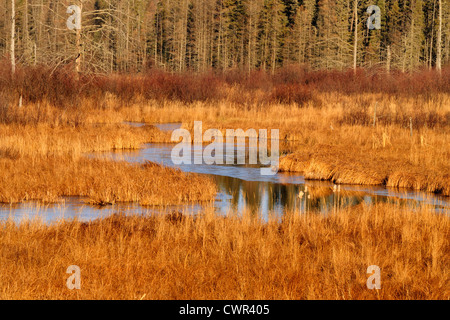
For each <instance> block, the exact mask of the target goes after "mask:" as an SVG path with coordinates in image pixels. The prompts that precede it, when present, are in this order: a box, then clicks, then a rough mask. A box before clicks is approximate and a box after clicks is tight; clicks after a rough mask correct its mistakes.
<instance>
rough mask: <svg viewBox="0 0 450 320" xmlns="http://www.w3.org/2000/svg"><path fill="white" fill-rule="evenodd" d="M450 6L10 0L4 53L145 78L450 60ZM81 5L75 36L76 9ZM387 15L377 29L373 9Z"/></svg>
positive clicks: (398, 0) (396, 1)
mask: <svg viewBox="0 0 450 320" xmlns="http://www.w3.org/2000/svg"><path fill="white" fill-rule="evenodd" d="M449 1H450V0H70V1H60V0H2V1H1V2H0V12H1V13H0V55H1V56H4V57H7V58H8V59H10V60H11V65H12V68H14V66H15V64H16V63H20V64H22V65H37V64H48V65H55V66H60V65H67V64H74V66H76V68H77V70H79V71H86V72H87V71H89V72H101V73H109V72H140V71H143V70H145V69H148V68H158V69H163V70H166V71H179V72H183V71H197V72H201V71H206V70H210V69H219V70H228V69H240V70H249V71H251V70H255V69H262V70H269V71H275V70H276V69H277V68H280V67H286V66H289V65H292V64H304V65H307V66H309V67H310V68H312V69H327V70H331V69H333V70H334V69H337V70H345V69H348V68H372V67H375V68H376V67H379V68H385V69H387V70H390V69H399V70H401V71H412V70H415V69H417V68H420V67H428V68H434V67H436V68H437V69H440V67H441V65H443V64H446V63H448V62H449V60H450V5H449ZM70 5H77V6H79V7H80V8H81V10H82V11H81V12H82V13H81V29H80V30H70V29H69V28H67V25H66V22H67V19H68V18H69V16H70V14H69V13H68V12H67V8H68V7H69V6H70ZM371 5H376V6H378V7H379V8H380V14H381V16H380V18H381V21H380V28H379V29H377V28H375V29H369V28H368V27H367V20H368V19H369V16H370V15H371V13H370V12H367V8H368V7H369V6H371Z"/></svg>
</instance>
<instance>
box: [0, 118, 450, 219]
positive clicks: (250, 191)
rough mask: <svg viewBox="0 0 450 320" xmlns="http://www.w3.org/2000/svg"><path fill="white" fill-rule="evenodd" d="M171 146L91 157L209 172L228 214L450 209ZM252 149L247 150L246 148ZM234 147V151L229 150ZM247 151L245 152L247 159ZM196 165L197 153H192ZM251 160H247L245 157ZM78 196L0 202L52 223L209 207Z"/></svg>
mask: <svg viewBox="0 0 450 320" xmlns="http://www.w3.org/2000/svg"><path fill="white" fill-rule="evenodd" d="M160 126H161V129H163V130H173V129H174V128H177V127H180V125H179V124H165V125H160ZM173 147H174V145H172V144H148V145H146V146H145V148H144V149H142V150H139V151H130V152H112V153H101V154H93V155H90V156H92V157H106V158H112V159H113V160H123V161H128V162H134V163H143V162H144V161H152V162H156V163H160V164H163V165H165V166H170V167H178V168H180V169H181V170H182V171H185V172H195V173H199V174H206V175H208V176H210V177H211V178H212V179H214V180H215V181H216V183H217V186H218V190H219V192H218V195H217V198H216V201H215V202H214V203H213V204H212V205H213V206H214V209H215V210H216V212H218V213H220V214H223V215H226V214H229V213H230V212H233V213H242V212H244V211H246V212H249V211H250V212H252V213H255V214H258V215H261V216H262V217H263V218H267V217H268V216H269V215H277V216H281V215H282V214H283V212H285V211H286V210H287V211H300V212H303V211H305V210H315V211H317V212H321V213H324V214H326V213H328V212H332V211H333V210H337V209H338V208H342V207H346V206H353V205H357V204H361V203H375V202H395V203H399V204H402V205H406V206H409V207H411V208H414V207H415V206H417V205H419V204H428V205H432V206H434V207H435V208H436V211H437V212H443V213H447V214H448V213H450V203H449V199H448V198H447V197H440V196H438V195H433V194H428V193H424V192H417V191H411V190H394V189H387V188H384V187H370V186H351V185H341V186H340V187H339V188H336V186H334V185H333V184H332V183H330V182H324V181H307V182H305V180H304V178H303V176H301V175H298V174H289V173H277V174H275V175H272V176H263V175H261V172H260V168H259V166H258V165H236V164H234V165H206V164H204V163H202V164H182V165H178V166H176V165H174V164H173V162H172V160H171V151H172V148H173ZM241 148H244V149H245V145H236V146H234V148H229V149H228V150H230V152H232V153H233V154H230V153H227V152H226V151H227V148H224V151H225V154H224V157H225V159H226V158H230V157H232V158H233V157H234V158H236V155H237V151H238V150H240V149H241ZM247 149H248V148H247ZM231 150H233V151H231ZM248 151H249V150H246V155H247V157H248ZM191 156H192V163H194V159H195V157H198V156H199V155H196V154H194V151H192V154H191ZM247 160H248V158H247ZM80 200H81V199H79V198H66V199H65V202H63V203H61V204H57V205H49V206H43V205H36V204H32V203H31V204H20V205H18V206H9V205H0V219H7V218H8V217H10V216H12V217H13V219H14V220H16V221H18V220H20V219H22V218H23V217H25V216H29V217H34V216H36V215H38V216H41V217H42V219H43V220H44V221H45V222H47V223H49V222H51V221H55V220H58V219H61V218H65V219H71V218H75V217H76V218H78V219H79V220H81V221H86V220H91V219H96V218H98V217H104V216H108V215H110V214H113V213H116V212H124V213H128V214H137V213H143V214H146V213H152V214H153V213H164V212H171V211H173V210H178V211H184V212H188V213H194V214H195V213H198V212H200V211H202V210H203V209H204V208H205V206H204V205H203V206H202V205H200V204H193V205H188V206H172V207H166V208H144V207H141V206H139V205H137V204H116V205H114V206H107V207H96V206H90V205H84V204H83V203H82V201H80Z"/></svg>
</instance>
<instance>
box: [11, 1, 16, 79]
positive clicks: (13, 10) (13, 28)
mask: <svg viewBox="0 0 450 320" xmlns="http://www.w3.org/2000/svg"><path fill="white" fill-rule="evenodd" d="M14 1H15V0H11V51H10V56H11V73H12V74H13V75H14V74H15V73H16V56H15V42H16V34H15V31H16V6H15V3H14Z"/></svg>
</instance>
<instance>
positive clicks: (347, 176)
mask: <svg viewBox="0 0 450 320" xmlns="http://www.w3.org/2000/svg"><path fill="white" fill-rule="evenodd" d="M280 171H286V172H301V173H302V174H304V175H305V178H306V179H313V180H330V181H332V182H334V183H337V184H359V185H385V186H388V187H396V188H409V189H414V190H424V191H427V192H432V193H440V194H443V195H446V196H449V195H450V168H449V166H448V164H447V165H446V166H443V167H441V170H437V169H436V168H426V167H423V166H421V165H417V164H414V163H412V162H411V161H402V162H400V161H399V158H398V157H395V156H390V155H386V154H382V155H381V156H380V154H378V153H376V152H373V151H372V150H368V151H366V152H365V153H363V154H359V155H355V153H354V152H349V151H348V150H342V149H339V148H337V147H330V146H326V145H323V146H320V147H318V148H317V149H316V150H315V151H312V152H296V153H293V154H289V155H287V156H285V157H283V158H281V160H280Z"/></svg>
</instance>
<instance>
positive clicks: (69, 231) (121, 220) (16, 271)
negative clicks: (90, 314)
mask: <svg viewBox="0 0 450 320" xmlns="http://www.w3.org/2000/svg"><path fill="white" fill-rule="evenodd" d="M0 228H1V229H2V232H1V233H0V264H1V265H2V272H1V273H0V283H1V286H0V298H1V299H141V298H144V299H269V300H270V299H339V300H340V299H448V298H449V295H450V287H449V285H448V277H449V270H448V264H449V262H450V261H449V250H450V247H449V239H450V237H449V236H450V234H449V232H450V224H449V220H448V217H447V216H445V215H439V214H436V213H435V212H434V211H433V210H432V209H430V208H426V207H423V208H420V209H418V211H416V212H411V210H410V209H408V208H407V207H401V206H398V205H388V204H377V205H374V206H364V205H360V206H357V207H354V208H346V209H342V210H339V211H338V212H337V213H331V214H329V215H327V216H323V215H317V214H314V213H308V212H307V213H302V214H299V213H286V214H285V216H284V217H283V220H282V221H281V222H279V221H276V220H270V221H269V222H262V221H261V220H259V219H258V218H257V217H255V216H250V215H246V214H244V215H243V216H240V217H238V216H233V215H231V216H229V217H226V218H225V217H220V216H216V215H214V214H213V213H205V214H202V215H200V216H195V217H193V216H187V215H184V216H183V215H180V214H173V215H169V216H161V215H158V216H147V217H144V216H128V217H127V216H124V215H116V216H111V217H109V218H105V219H102V220H96V221H92V222H89V223H87V222H85V223H82V222H77V221H74V222H68V221H66V222H64V221H61V222H59V223H56V224H53V225H50V226H46V225H43V224H42V223H40V222H38V221H31V222H25V221H24V222H22V223H20V224H15V223H14V222H12V221H3V222H1V223H0ZM70 265H77V266H79V267H80V268H81V289H80V290H72V291H71V290H68V289H67V287H66V279H67V278H68V277H69V275H68V274H66V273H65V272H66V269H67V267H68V266H70ZM370 265H378V266H379V267H380V268H381V289H380V290H368V289H367V287H366V281H367V278H368V276H369V275H368V274H366V269H367V267H368V266H370Z"/></svg>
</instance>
